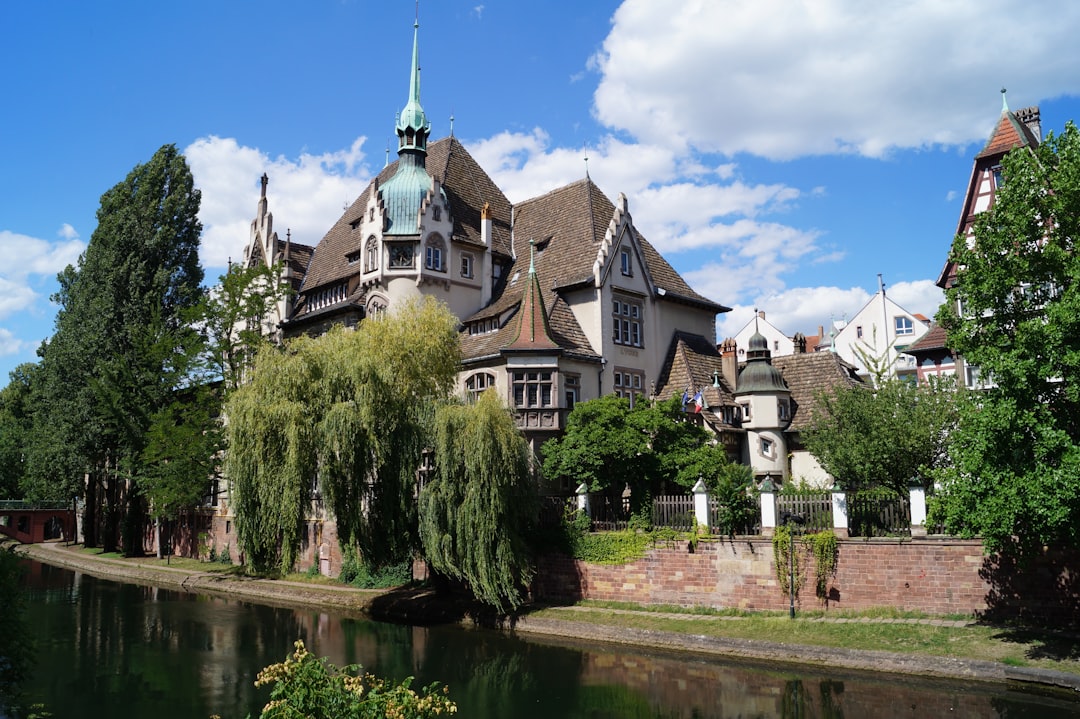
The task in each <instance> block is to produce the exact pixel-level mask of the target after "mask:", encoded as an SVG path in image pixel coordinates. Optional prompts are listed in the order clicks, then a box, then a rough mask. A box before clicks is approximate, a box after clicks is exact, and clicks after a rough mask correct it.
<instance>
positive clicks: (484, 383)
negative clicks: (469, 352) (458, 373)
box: [465, 372, 495, 402]
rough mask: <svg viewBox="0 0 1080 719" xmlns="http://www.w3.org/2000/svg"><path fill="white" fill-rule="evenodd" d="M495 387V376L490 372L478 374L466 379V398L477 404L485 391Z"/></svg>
mask: <svg viewBox="0 0 1080 719" xmlns="http://www.w3.org/2000/svg"><path fill="white" fill-rule="evenodd" d="M494 386H495V375H493V374H491V373H489V372H477V373H476V374H473V375H469V376H468V377H467V378H466V379H465V397H466V399H468V400H469V401H470V402H475V401H476V400H477V399H478V398H479V397H480V395H481V394H483V393H484V391H485V390H487V389H489V388H490V387H494Z"/></svg>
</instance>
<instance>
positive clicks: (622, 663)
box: [27, 562, 1080, 719]
mask: <svg viewBox="0 0 1080 719" xmlns="http://www.w3.org/2000/svg"><path fill="white" fill-rule="evenodd" d="M30 568H31V572H30V574H29V576H28V580H27V581H28V584H29V586H30V587H31V591H32V597H31V602H30V606H29V610H30V611H29V619H30V621H31V622H32V624H33V626H34V629H35V632H36V634H37V636H38V638H39V664H38V671H37V675H36V677H35V679H34V682H33V683H32V685H31V686H30V687H28V689H29V690H30V692H31V693H32V694H33V698H34V699H35V700H40V701H44V702H46V703H47V704H48V705H49V709H50V710H51V711H52V712H53V713H54V716H56V717H58V718H62V717H76V716H77V717H116V716H133V717H153V718H154V719H171V718H172V717H177V718H180V717H183V718H184V719H192V718H197V717H208V716H209V715H210V714H213V713H218V714H221V715H222V716H224V717H233V718H236V719H239V718H240V717H244V716H245V715H246V714H247V713H249V712H250V713H251V714H252V715H254V716H257V715H258V712H259V709H260V708H261V706H262V704H263V703H264V702H265V701H266V699H267V696H266V695H267V692H266V691H265V690H256V689H255V688H254V686H253V684H252V682H253V681H254V678H255V675H256V673H257V672H258V670H259V669H261V668H262V667H264V666H266V665H267V664H270V663H272V662H276V661H280V660H281V659H282V658H284V656H285V655H286V654H288V653H289V651H290V650H291V647H292V643H293V642H294V641H295V640H296V639H297V638H300V639H303V640H304V641H305V643H306V644H307V645H308V647H309V649H311V650H312V651H313V652H315V653H316V654H317V655H320V656H322V655H325V656H328V657H330V660H331V661H333V662H334V663H335V664H339V665H341V664H350V663H356V664H362V665H363V666H364V667H366V668H368V669H370V670H372V671H375V672H377V673H379V674H381V675H384V676H387V677H391V678H395V679H400V678H404V677H406V676H410V675H412V676H415V677H416V678H417V679H416V685H417V686H423V685H425V684H427V683H429V682H432V681H436V680H438V681H441V682H443V683H446V684H449V685H450V687H451V692H452V696H453V697H454V699H455V701H457V703H458V706H459V710H460V716H463V717H469V718H475V719H488V718H490V719H496V718H497V719H504V718H506V717H514V718H515V719H532V718H534V717H535V718H537V719H540V718H541V717H542V718H543V719H550V718H551V717H567V718H571V719H577V718H581V719H607V718H611V719H615V718H619V719H626V718H629V719H639V718H640V719H654V718H655V719H673V718H679V719H683V718H687V719H689V718H698V717H700V718H702V719H704V718H707V717H718V718H719V717H723V718H725V719H726V718H729V717H730V718H735V717H740V718H744V719H745V718H749V717H788V718H796V717H798V718H800V719H802V718H806V719H810V718H814V719H833V718H837V719H839V718H840V717H848V719H852V718H854V717H916V716H917V717H936V716H950V717H977V718H980V719H981V718H991V717H1010V718H1013V717H1025V716H1030V717H1048V718H1053V717H1066V716H1070V717H1071V716H1075V715H1076V714H1077V712H1078V710H1080V705H1077V704H1075V703H1069V702H1066V701H1064V700H1062V699H1058V698H1039V697H1034V696H1031V695H1026V694H1016V693H1010V692H1008V691H1006V690H1005V689H1003V688H1000V687H984V686H979V685H971V684H961V683H944V682H931V681H926V680H906V681H900V680H885V679H881V678H876V677H870V676H850V675H839V674H835V675H833V674H830V673H828V672H825V671H820V670H816V669H815V670H810V671H806V670H799V671H795V670H792V669H790V668H776V667H772V668H770V667H762V666H751V665H746V664H735V663H729V662H719V661H715V660H704V659H693V658H687V657H685V656H681V655H680V656H676V655H671V654H653V653H639V652H635V651H633V650H628V651H608V650H606V649H598V648H596V647H591V648H583V647H581V646H573V645H572V644H569V643H567V642H563V641H544V642H538V641H529V642H526V641H523V640H521V639H519V638H514V637H507V636H505V635H503V634H499V633H494V632H488V631H483V630H461V629H458V628H450V627H432V628H422V627H405V626H397V625H390V624H381V623H377V622H369V621H365V620H361V619H355V618H348V617H342V616H338V615H334V614H328V613H324V612H319V611H315V610H306V611H296V610H291V609H279V608H274V607H267V606H261V605H253V604H247V603H243V602H238V601H234V600H225V599H218V598H210V597H201V596H197V595H192V594H185V593H182V592H173V591H168V590H162V589H156V588H153V587H143V586H136V585H131V584H117V583H113V582H108V581H103V580H98V579H95V578H93V577H89V576H86V575H81V574H76V573H73V572H70V571H68V570H63V569H58V568H54V567H50V566H47V565H42V564H39V563H36V562H32V563H30Z"/></svg>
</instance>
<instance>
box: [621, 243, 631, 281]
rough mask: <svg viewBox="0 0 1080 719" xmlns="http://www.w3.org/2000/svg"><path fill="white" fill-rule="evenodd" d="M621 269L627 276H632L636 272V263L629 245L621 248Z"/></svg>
mask: <svg viewBox="0 0 1080 719" xmlns="http://www.w3.org/2000/svg"><path fill="white" fill-rule="evenodd" d="M619 269H620V270H621V271H622V273H623V276H625V277H631V276H632V275H633V274H634V263H633V261H632V260H631V258H630V248H629V247H624V248H622V249H621V250H619Z"/></svg>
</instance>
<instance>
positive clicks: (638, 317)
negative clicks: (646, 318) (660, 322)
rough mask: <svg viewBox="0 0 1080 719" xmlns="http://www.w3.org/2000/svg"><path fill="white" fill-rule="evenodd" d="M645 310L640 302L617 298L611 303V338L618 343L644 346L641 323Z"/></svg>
mask: <svg viewBox="0 0 1080 719" xmlns="http://www.w3.org/2000/svg"><path fill="white" fill-rule="evenodd" d="M643 314H644V312H642V308H641V303H640V302H629V301H627V300H622V299H616V300H613V301H612V305H611V318H612V325H611V339H612V340H614V342H615V344H617V345H629V346H631V347H641V346H642V341H641V340H642V332H641V323H642V320H643V316H642V315H643Z"/></svg>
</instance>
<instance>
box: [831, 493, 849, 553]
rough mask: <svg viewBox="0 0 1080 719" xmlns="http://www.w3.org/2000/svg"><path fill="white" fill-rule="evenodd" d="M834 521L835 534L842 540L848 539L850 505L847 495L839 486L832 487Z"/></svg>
mask: <svg viewBox="0 0 1080 719" xmlns="http://www.w3.org/2000/svg"><path fill="white" fill-rule="evenodd" d="M832 521H833V532H834V533H835V534H836V536H837V537H839V538H840V539H847V538H848V536H849V534H848V505H847V494H845V493H844V490H843V489H841V488H840V485H839V484H834V485H833V487H832Z"/></svg>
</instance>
